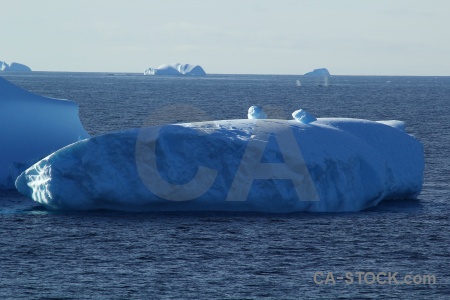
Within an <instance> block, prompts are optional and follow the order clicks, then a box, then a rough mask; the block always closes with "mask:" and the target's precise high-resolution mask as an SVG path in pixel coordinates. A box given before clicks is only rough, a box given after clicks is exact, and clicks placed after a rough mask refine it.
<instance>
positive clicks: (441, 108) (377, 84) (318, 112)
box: [0, 73, 450, 299]
mask: <svg viewBox="0 0 450 300" xmlns="http://www.w3.org/2000/svg"><path fill="white" fill-rule="evenodd" d="M2 76H3V74H2ZM3 77H5V78H6V79H8V80H10V81H11V82H13V83H15V84H17V85H19V86H21V87H23V88H25V89H28V90H30V91H33V92H35V93H38V94H41V95H45V96H50V97H56V98H65V99H71V100H74V101H76V102H77V103H78V104H79V106H80V118H81V121H82V123H83V124H84V126H85V128H86V130H87V131H88V132H89V133H90V134H91V135H98V134H103V133H106V132H110V131H114V130H122V129H127V128H134V127H140V126H142V124H144V122H147V123H148V120H150V123H152V124H155V125H156V124H164V123H175V122H189V121H200V120H214V119H235V118H246V115H247V109H248V107H249V106H251V105H262V106H265V107H266V111H267V113H268V115H269V117H272V118H286V119H287V118H290V114H291V113H292V112H293V111H294V110H296V109H299V108H303V109H306V110H307V111H309V112H310V113H311V114H313V115H314V116H316V117H352V118H364V119H370V120H384V119H398V120H403V121H406V123H407V131H408V132H409V133H411V134H413V135H414V136H415V137H416V138H417V139H419V140H420V141H421V142H422V143H423V144H424V148H425V158H426V167H425V182H424V186H423V192H422V194H421V195H420V196H419V199H418V200H415V201H412V200H409V201H395V202H383V203H381V204H380V205H379V206H378V207H376V208H373V209H369V210H367V211H363V212H359V213H339V214H336V213H330V214H326V213H322V214H317V213H298V214H288V215H278V214H243V213H142V214H140V213H121V212H108V211H93V212H50V211H47V210H45V209H44V208H42V207H41V206H39V205H37V204H35V203H34V202H33V201H32V200H30V199H28V198H25V197H23V196H21V195H20V194H18V193H17V192H15V191H0V299H42V298H45V299H80V298H81V299H86V298H96V299H98V298H105V299H216V298H221V299H261V298H269V299H272V298H273V299H311V298H317V299H348V298H354V299H378V298H379V299H390V298H398V299H450V268H449V265H450V233H449V232H450V226H449V224H450V221H449V220H450V204H449V198H450V159H449V157H450V151H449V149H450V77H356V76H352V77H347V76H334V77H332V78H330V80H329V81H328V85H327V83H326V82H325V81H323V80H322V79H314V78H309V79H308V78H304V77H302V76H268V75H267V76H255V75H210V76H207V77H204V78H170V77H154V76H143V75H138V74H106V73H31V74H6V75H5V76H3ZM297 80H299V82H300V84H301V86H297V83H298V82H297ZM149 118H150V119H149ZM146 120H147V121H146ZM316 272H322V273H316ZM346 272H352V274H353V277H352V278H353V280H354V282H353V283H348V282H349V281H347V282H346V281H345V275H346ZM357 272H366V273H365V274H364V275H360V276H361V282H359V281H360V280H359V278H358V273H357ZM369 272H372V273H374V274H371V273H369ZM379 272H385V273H386V274H388V272H391V274H394V273H395V272H398V274H397V275H395V279H396V281H397V282H398V283H401V282H402V281H403V278H404V276H406V275H411V276H412V278H415V279H416V282H418V281H419V280H420V279H421V278H423V277H422V276H423V275H434V276H435V278H436V283H435V284H432V285H430V284H414V283H412V284H409V285H408V284H396V282H395V280H391V283H389V278H388V275H386V276H383V274H381V277H380V278H379V279H380V281H381V283H384V284H380V283H378V282H377V281H376V278H374V277H373V275H375V276H376V275H377V274H379ZM315 274H316V275H318V276H317V280H320V281H321V282H322V284H317V283H315V282H314V275H315ZM330 274H331V275H330ZM327 275H328V276H329V277H328V279H329V280H328V282H327V283H325V280H326V279H327ZM415 275H420V276H416V277H414V276H415ZM330 276H333V277H332V278H333V279H334V281H335V283H333V281H332V280H331V279H332V278H331V277H330ZM340 277H344V279H339V278H340ZM373 280H375V282H373ZM411 280H412V279H411ZM371 283H373V284H371Z"/></svg>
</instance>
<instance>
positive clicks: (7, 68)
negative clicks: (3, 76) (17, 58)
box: [0, 61, 31, 72]
mask: <svg viewBox="0 0 450 300" xmlns="http://www.w3.org/2000/svg"><path fill="white" fill-rule="evenodd" d="M0 71H3V72H31V68H30V67H28V66H27V65H24V64H20V63H17V62H12V63H11V64H10V65H9V64H7V63H6V62H4V61H0Z"/></svg>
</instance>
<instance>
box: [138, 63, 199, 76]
mask: <svg viewBox="0 0 450 300" xmlns="http://www.w3.org/2000/svg"><path fill="white" fill-rule="evenodd" d="M144 75H171V76H205V75H206V72H205V70H203V68H202V67H201V66H199V65H191V64H180V63H172V64H165V65H162V66H159V67H158V68H156V69H155V68H148V69H146V70H145V71H144Z"/></svg>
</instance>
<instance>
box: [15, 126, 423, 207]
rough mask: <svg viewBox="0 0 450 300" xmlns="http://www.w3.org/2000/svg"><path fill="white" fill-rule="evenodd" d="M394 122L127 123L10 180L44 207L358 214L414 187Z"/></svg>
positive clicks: (414, 157)
mask: <svg viewBox="0 0 450 300" xmlns="http://www.w3.org/2000/svg"><path fill="white" fill-rule="evenodd" d="M397 123H398V122H397ZM397 123H396V122H395V121H388V122H386V123H380V122H373V121H367V120H358V119H344V118H342V119H341V118H334V119H333V118H329V119H327V118H319V119H317V120H316V121H315V122H312V123H310V124H304V123H302V122H299V121H296V120H290V121H287V120H273V119H269V120H267V119H266V120H257V119H245V120H244V119H242V120H223V121H211V122H198V123H185V124H176V125H165V126H162V127H146V128H141V129H130V130H127V131H120V132H113V133H109V134H105V135H102V136H96V137H93V138H90V139H86V140H83V141H80V142H77V143H75V144H72V145H70V146H68V147H65V148H63V149H61V150H58V151H57V152H55V153H53V154H52V155H50V156H48V157H46V158H45V159H43V160H41V161H40V162H38V163H36V164H35V165H34V166H32V167H30V168H29V169H28V170H26V171H25V172H23V173H22V174H21V175H20V176H19V177H18V179H17V181H16V187H17V189H18V191H19V192H21V193H22V194H24V195H26V196H28V197H31V198H32V199H33V200H35V201H36V202H38V203H41V204H42V205H44V206H45V207H46V208H48V209H52V210H91V209H110V210H122V211H247V212H270V213H287V212H300V211H314V212H344V211H346V212H349V211H360V210H363V209H366V208H369V207H373V206H375V205H377V204H378V203H379V202H380V201H382V200H384V199H409V198H415V197H417V195H418V194H419V193H420V192H421V189H422V183H423V170H424V156H423V146H422V144H421V143H420V142H419V141H417V140H416V139H415V138H414V137H413V136H411V135H409V134H407V133H406V132H405V131H403V130H402V128H401V127H399V126H390V125H391V124H392V125H396V124H397ZM397 125H398V124H397Z"/></svg>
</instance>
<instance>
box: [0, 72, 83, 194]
mask: <svg viewBox="0 0 450 300" xmlns="http://www.w3.org/2000/svg"><path fill="white" fill-rule="evenodd" d="M0 137H1V138H0V149H1V155H0V189H12V188H14V181H15V180H16V178H17V176H18V175H19V174H20V173H21V172H22V171H24V170H25V169H26V168H28V167H30V166H31V165H33V164H34V163H36V162H37V161H39V160H40V159H42V158H44V157H45V156H47V155H49V154H51V153H52V152H54V151H56V150H58V149H59V148H61V147H64V146H66V145H68V144H71V143H74V142H76V141H79V140H81V139H85V138H87V137H89V135H88V134H87V132H86V131H85V130H84V128H83V126H82V125H81V122H80V119H79V118H78V104H76V103H75V102H73V101H69V100H60V99H53V98H47V97H43V96H39V95H36V94H33V93H31V92H28V91H26V90H24V89H22V88H20V87H18V86H16V85H14V84H12V83H10V82H9V81H7V80H5V79H4V78H2V77H0Z"/></svg>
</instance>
